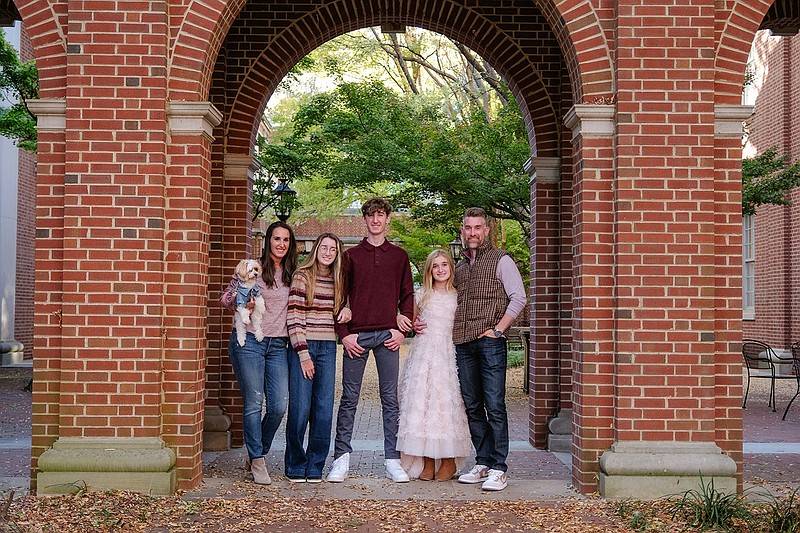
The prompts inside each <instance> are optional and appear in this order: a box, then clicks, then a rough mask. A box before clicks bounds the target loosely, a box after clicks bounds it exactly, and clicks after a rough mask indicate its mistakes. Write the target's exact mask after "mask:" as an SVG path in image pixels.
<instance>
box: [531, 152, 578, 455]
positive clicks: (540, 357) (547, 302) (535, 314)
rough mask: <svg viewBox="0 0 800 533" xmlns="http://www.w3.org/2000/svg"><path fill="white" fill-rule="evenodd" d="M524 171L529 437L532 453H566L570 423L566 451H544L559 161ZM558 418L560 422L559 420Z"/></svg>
mask: <svg viewBox="0 0 800 533" xmlns="http://www.w3.org/2000/svg"><path fill="white" fill-rule="evenodd" d="M526 171H527V172H528V173H530V174H531V222H532V224H531V243H532V249H531V286H530V300H531V303H530V305H531V323H530V333H531V344H530V354H528V355H529V360H530V368H529V378H530V381H529V383H531V387H530V411H531V417H530V434H531V442H532V444H533V445H534V446H535V447H537V448H544V447H545V445H548V449H550V450H551V451H567V452H569V451H571V446H572V419H571V417H570V419H569V421H568V423H566V424H562V425H566V426H567V428H566V429H567V431H565V432H563V434H562V436H561V437H560V438H561V440H564V441H566V449H563V447H562V448H559V446H558V444H556V446H555V448H554V447H552V446H549V444H550V442H549V440H551V439H548V431H547V429H548V422H549V421H550V420H551V419H552V418H553V417H554V416H555V415H556V414H557V413H558V409H559V392H560V391H559V384H560V376H559V367H560V332H561V320H560V319H561V301H560V289H561V270H560V252H561V209H560V207H561V186H560V183H561V179H560V178H561V160H560V159H559V158H557V157H533V158H531V159H530V160H528V165H527V166H526ZM562 418H563V417H562Z"/></svg>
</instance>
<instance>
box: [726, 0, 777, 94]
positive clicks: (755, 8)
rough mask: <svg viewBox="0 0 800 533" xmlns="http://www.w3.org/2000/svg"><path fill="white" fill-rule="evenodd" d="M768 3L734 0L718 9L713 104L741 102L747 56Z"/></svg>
mask: <svg viewBox="0 0 800 533" xmlns="http://www.w3.org/2000/svg"><path fill="white" fill-rule="evenodd" d="M771 5H772V0H738V1H737V2H736V3H735V4H734V5H733V7H732V8H731V9H730V10H729V11H725V12H721V14H722V15H723V18H722V19H720V18H718V19H717V21H716V27H717V31H716V37H717V38H716V42H717V49H716V54H715V59H714V67H715V70H716V72H717V76H716V79H715V81H714V92H715V93H716V101H715V103H716V104H734V105H735V104H740V103H741V100H742V83H744V71H745V65H747V56H748V55H749V54H750V48H751V47H752V46H753V40H754V39H755V37H756V32H757V31H758V29H759V26H761V22H762V21H763V20H764V17H765V16H766V14H767V12H768V11H769V8H770V6H771ZM725 15H727V16H725Z"/></svg>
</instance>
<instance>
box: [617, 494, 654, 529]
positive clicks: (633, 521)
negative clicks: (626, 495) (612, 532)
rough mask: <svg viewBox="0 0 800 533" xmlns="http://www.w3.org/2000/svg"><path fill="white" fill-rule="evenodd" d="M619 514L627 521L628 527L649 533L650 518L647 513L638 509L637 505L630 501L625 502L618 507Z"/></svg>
mask: <svg viewBox="0 0 800 533" xmlns="http://www.w3.org/2000/svg"><path fill="white" fill-rule="evenodd" d="M617 514H618V515H619V516H620V518H622V519H623V520H625V521H626V522H627V524H628V527H629V528H631V529H632V530H634V531H647V529H648V527H649V526H650V518H648V516H647V513H646V512H644V511H642V510H640V509H637V507H636V504H635V503H633V502H631V501H630V500H623V501H621V502H619V505H617Z"/></svg>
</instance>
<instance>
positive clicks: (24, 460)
mask: <svg viewBox="0 0 800 533" xmlns="http://www.w3.org/2000/svg"><path fill="white" fill-rule="evenodd" d="M30 375H31V370H30V368H8V367H4V368H0V490H5V489H9V488H16V489H17V490H18V492H20V493H22V492H24V491H25V490H27V488H28V486H29V477H28V476H29V465H30V423H31V422H30V421H31V393H30V392H27V391H24V390H23V388H24V386H25V385H27V383H28V381H29V379H30ZM512 381H513V380H510V382H512ZM761 381H765V380H761ZM759 385H760V384H756V387H755V388H753V387H751V391H750V398H749V399H748V406H747V409H746V410H745V411H744V426H745V429H744V437H745V444H744V460H745V464H744V480H745V484H746V486H749V485H753V484H755V485H763V484H766V485H769V486H770V487H772V488H773V489H785V488H787V487H788V488H794V487H796V486H798V485H800V399H798V400H797V402H798V405H797V406H794V405H793V406H792V410H791V411H790V412H789V416H788V417H787V420H786V421H781V416H782V415H783V408H784V407H785V405H786V403H787V402H788V400H789V399H790V398H791V396H792V395H793V394H794V383H790V382H783V383H781V382H779V383H778V391H777V398H778V406H779V410H778V411H777V412H772V410H771V409H770V408H768V407H767V405H766V403H767V390H766V387H761V386H759ZM764 385H766V383H765V384H764ZM368 386H369V384H368V383H365V396H366V397H365V398H364V399H362V404H361V406H360V407H359V410H358V414H357V420H356V427H355V430H354V436H355V439H354V441H353V448H354V452H353V454H352V460H351V474H350V477H349V478H348V480H347V481H346V482H345V483H341V484H333V483H321V484H292V483H289V482H288V481H287V480H286V479H285V478H284V477H283V475H282V472H283V449H284V445H283V441H282V440H280V439H279V440H276V442H275V445H274V447H273V451H272V452H270V454H269V455H268V457H267V465H268V467H269V470H270V472H271V473H272V476H273V480H274V483H273V484H272V485H271V486H269V487H259V486H256V485H254V484H253V483H251V482H249V481H248V480H247V477H246V475H245V472H244V470H243V468H242V466H243V463H244V458H245V452H244V449H243V448H235V449H232V450H229V451H226V452H206V453H204V454H203V462H204V468H203V474H204V483H203V484H202V486H201V487H200V488H199V489H197V490H194V491H191V492H190V493H188V494H186V496H187V497H189V498H204V497H209V496H225V497H232V498H235V497H237V496H241V495H245V494H252V492H253V491H254V490H257V491H261V492H266V493H273V494H276V495H277V494H282V495H294V496H297V497H326V498H341V499H349V498H359V499H362V498H373V499H408V498H414V499H429V498H433V499H451V500H477V499H487V498H497V497H498V495H496V494H486V493H483V492H482V491H481V490H480V486H479V485H477V486H473V485H460V484H459V483H457V482H454V481H451V482H445V483H436V482H429V483H425V482H412V483H404V484H396V483H391V482H390V481H389V480H387V479H385V478H384V469H383V451H382V450H383V444H382V442H383V441H382V429H381V422H380V406H379V404H378V402H377V401H375V400H373V399H370V398H369V393H368V392H367V391H368ZM511 386H512V388H511V389H510V390H509V402H508V404H509V418H510V421H511V452H510V455H509V459H508V464H509V474H510V478H511V482H510V484H509V487H508V489H506V490H505V491H503V492H502V493H501V494H502V498H503V499H538V500H559V499H568V498H576V497H579V495H578V494H577V493H576V492H575V491H574V489H572V487H571V485H570V481H571V480H570V467H569V460H570V457H569V455H565V454H553V453H550V452H547V451H542V450H536V449H533V448H532V447H531V446H530V445H529V444H528V442H527V420H528V410H527V409H528V405H527V400H526V398H525V397H524V395H523V394H522V392H521V391H516V390H514V388H513V387H514V386H515V385H514V384H513V383H512V385H511ZM795 407H796V408H795ZM282 434H283V432H282V430H281V431H280V432H279V434H278V435H279V437H280V436H281V435H282Z"/></svg>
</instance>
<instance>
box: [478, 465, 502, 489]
mask: <svg viewBox="0 0 800 533" xmlns="http://www.w3.org/2000/svg"><path fill="white" fill-rule="evenodd" d="M507 486H508V476H507V475H506V473H505V472H503V471H502V470H489V476H488V478H487V479H486V481H484V482H483V485H482V486H481V488H482V489H483V490H495V491H496V490H503V489H504V488H506V487H507Z"/></svg>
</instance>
